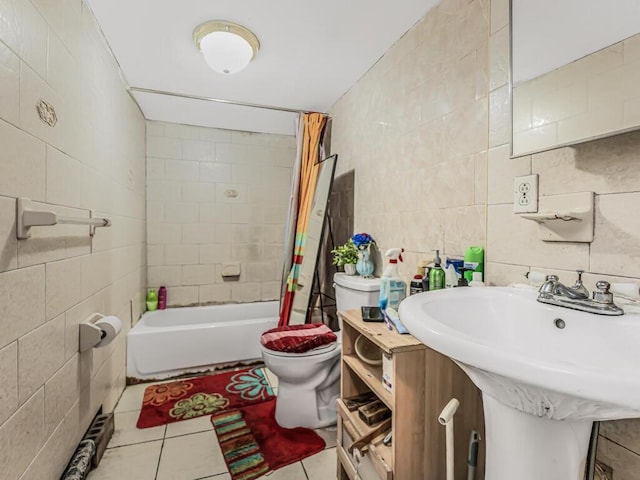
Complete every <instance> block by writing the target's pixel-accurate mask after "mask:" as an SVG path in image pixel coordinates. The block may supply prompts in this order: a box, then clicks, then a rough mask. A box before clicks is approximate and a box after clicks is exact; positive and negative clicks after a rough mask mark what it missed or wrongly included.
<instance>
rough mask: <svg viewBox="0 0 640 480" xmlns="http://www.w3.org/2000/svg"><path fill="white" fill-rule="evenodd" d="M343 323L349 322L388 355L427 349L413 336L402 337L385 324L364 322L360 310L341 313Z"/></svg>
mask: <svg viewBox="0 0 640 480" xmlns="http://www.w3.org/2000/svg"><path fill="white" fill-rule="evenodd" d="M339 313H340V315H341V316H342V320H343V322H347V323H348V324H349V325H350V326H351V327H353V328H354V329H356V330H357V331H358V332H360V333H362V334H363V335H366V336H367V338H368V339H369V340H371V341H372V342H373V343H375V344H376V345H377V346H378V347H380V348H381V349H382V350H383V351H385V352H387V353H393V352H406V351H409V350H418V349H422V348H426V347H425V345H424V344H423V343H422V342H420V340H418V339H417V338H415V337H414V336H412V335H408V334H406V335H400V334H399V333H398V332H397V331H396V330H395V329H394V330H389V329H388V328H387V326H386V324H385V323H384V322H363V321H362V315H361V313H360V311H359V310H347V311H344V312H339Z"/></svg>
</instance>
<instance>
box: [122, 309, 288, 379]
mask: <svg viewBox="0 0 640 480" xmlns="http://www.w3.org/2000/svg"><path fill="white" fill-rule="evenodd" d="M278 312H279V304H278V302H257V303H240V304H227V305H212V306H204V307H182V308H168V309H166V310H156V311H154V312H146V313H145V314H144V315H143V316H142V318H141V319H140V320H139V321H138V323H136V325H135V326H134V327H133V328H132V329H131V330H130V331H129V333H128V334H127V376H128V377H131V378H136V379H151V378H154V379H155V378H168V377H172V376H176V375H180V374H183V373H187V372H196V371H202V370H208V369H209V368H211V367H212V366H215V365H220V364H230V363H236V362H240V361H248V360H255V359H260V358H261V353H260V335H261V334H262V333H263V332H264V331H266V330H268V329H270V328H273V327H275V326H276V325H277V324H278Z"/></svg>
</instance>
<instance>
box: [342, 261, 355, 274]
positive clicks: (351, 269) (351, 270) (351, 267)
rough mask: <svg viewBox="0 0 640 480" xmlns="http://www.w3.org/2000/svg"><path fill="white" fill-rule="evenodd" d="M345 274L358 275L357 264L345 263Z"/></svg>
mask: <svg viewBox="0 0 640 480" xmlns="http://www.w3.org/2000/svg"><path fill="white" fill-rule="evenodd" d="M344 273H346V274H347V275H355V274H356V264H355V263H345V264H344Z"/></svg>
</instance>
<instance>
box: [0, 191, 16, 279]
mask: <svg viewBox="0 0 640 480" xmlns="http://www.w3.org/2000/svg"><path fill="white" fill-rule="evenodd" d="M15 218H16V201H15V199H13V198H9V197H0V272H4V271H6V270H13V269H15V268H17V266H18V240H17V239H16V226H15V223H16V222H15Z"/></svg>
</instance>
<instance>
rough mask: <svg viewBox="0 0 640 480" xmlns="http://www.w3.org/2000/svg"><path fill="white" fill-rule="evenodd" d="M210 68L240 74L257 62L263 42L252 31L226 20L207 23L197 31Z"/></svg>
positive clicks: (219, 71) (196, 38)
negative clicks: (254, 59)
mask: <svg viewBox="0 0 640 480" xmlns="http://www.w3.org/2000/svg"><path fill="white" fill-rule="evenodd" d="M193 41H194V42H195V43H196V45H197V46H198V48H199V49H200V51H201V52H202V54H203V55H204V59H205V61H206V62H207V65H209V67H211V69H212V70H215V71H216V72H218V73H224V74H231V73H237V72H239V71H240V70H242V69H243V68H245V67H246V66H247V65H249V62H251V60H253V57H255V56H256V54H257V53H258V50H259V49H260V41H259V40H258V37H256V36H255V35H254V34H253V32H251V31H250V30H249V29H248V28H245V27H243V26H242V25H238V24H236V23H232V22H227V21H225V20H212V21H209V22H204V23H202V24H200V25H198V26H197V27H196V29H195V30H194V31H193Z"/></svg>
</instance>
